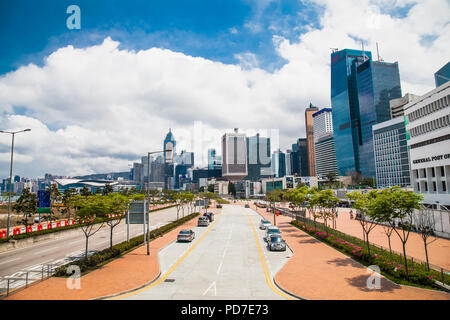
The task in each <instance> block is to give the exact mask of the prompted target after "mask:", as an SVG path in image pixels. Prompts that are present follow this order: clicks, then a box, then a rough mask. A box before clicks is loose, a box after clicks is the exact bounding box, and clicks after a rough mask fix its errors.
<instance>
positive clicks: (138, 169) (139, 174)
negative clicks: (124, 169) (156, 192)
mask: <svg viewBox="0 0 450 320" xmlns="http://www.w3.org/2000/svg"><path fill="white" fill-rule="evenodd" d="M133 181H135V182H136V183H141V182H142V181H144V166H143V165H142V163H138V162H135V163H133Z"/></svg>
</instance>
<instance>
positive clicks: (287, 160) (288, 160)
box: [285, 150, 293, 176]
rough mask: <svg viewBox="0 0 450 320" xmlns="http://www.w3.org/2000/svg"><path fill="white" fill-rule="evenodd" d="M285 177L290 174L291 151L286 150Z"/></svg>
mask: <svg viewBox="0 0 450 320" xmlns="http://www.w3.org/2000/svg"><path fill="white" fill-rule="evenodd" d="M285 166H286V175H287V176H291V175H293V173H292V150H286V164H285Z"/></svg>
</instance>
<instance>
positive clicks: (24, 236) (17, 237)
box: [0, 204, 176, 243]
mask: <svg viewBox="0 0 450 320" xmlns="http://www.w3.org/2000/svg"><path fill="white" fill-rule="evenodd" d="M175 206H176V205H175V204H174V205H171V206H167V207H163V208H157V209H152V210H150V211H149V212H155V211H159V210H164V209H169V208H173V207H175ZM122 218H123V217H122ZM116 219H120V217H115V218H111V220H116ZM109 220H110V219H105V218H96V219H95V224H97V223H102V222H106V221H109ZM85 225H86V224H85V223H80V224H78V223H77V224H73V225H70V226H64V227H59V228H52V229H45V230H40V231H34V232H29V233H22V234H18V235H15V236H9V237H8V238H0V243H5V242H8V241H9V240H20V239H27V238H31V237H35V236H41V235H43V234H49V233H54V232H60V231H66V230H70V229H75V228H80V227H82V226H85Z"/></svg>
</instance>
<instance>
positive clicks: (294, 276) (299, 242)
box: [251, 204, 450, 300]
mask: <svg viewBox="0 0 450 320" xmlns="http://www.w3.org/2000/svg"><path fill="white" fill-rule="evenodd" d="M251 208H253V209H254V210H257V211H258V212H259V213H260V214H262V215H263V216H264V217H265V218H266V219H268V220H269V221H271V222H272V223H273V214H270V213H266V211H265V209H263V208H257V207H256V206H254V205H253V204H252V205H251ZM291 220H292V219H291V218H289V217H286V216H282V215H280V216H278V217H276V222H277V226H278V227H279V229H280V231H281V232H282V235H283V238H284V239H285V240H286V242H287V243H288V245H289V247H290V248H291V249H292V251H293V252H294V253H293V255H292V257H291V258H290V259H289V261H288V262H287V263H286V264H285V265H284V267H283V268H282V269H281V270H280V271H279V272H278V273H277V274H276V276H275V280H276V282H277V283H278V284H279V285H280V286H281V287H282V288H283V289H285V290H287V291H288V292H290V293H292V294H295V295H297V296H299V297H302V298H305V299H321V300H438V299H439V300H450V294H448V293H445V292H440V291H434V290H427V289H420V288H415V287H409V286H403V285H397V284H395V283H393V282H391V281H390V280H388V279H386V278H385V277H381V289H380V290H370V289H368V288H367V286H366V281H367V278H368V277H369V276H370V275H371V274H369V272H367V268H366V267H365V266H363V265H361V264H359V263H358V262H356V261H355V260H353V259H351V258H349V257H347V256H346V255H344V254H342V253H340V252H339V251H337V250H335V249H333V248H331V247H329V246H328V245H326V244H324V243H322V242H320V241H319V240H317V239H315V238H313V237H311V236H310V235H308V234H307V233H305V232H303V231H301V230H299V229H297V228H295V227H294V226H292V225H290V224H289V223H290V221H291Z"/></svg>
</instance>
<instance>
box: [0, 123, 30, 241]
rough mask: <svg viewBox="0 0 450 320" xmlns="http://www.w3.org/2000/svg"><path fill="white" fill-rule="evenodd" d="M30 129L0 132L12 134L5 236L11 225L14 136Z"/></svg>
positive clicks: (7, 235)
mask: <svg viewBox="0 0 450 320" xmlns="http://www.w3.org/2000/svg"><path fill="white" fill-rule="evenodd" d="M27 131H31V129H25V130H20V131H3V130H0V133H9V134H10V135H11V136H12V142H11V164H10V166H9V203H8V226H7V227H6V238H8V237H9V228H10V226H11V189H12V168H13V154H14V136H15V134H16V133H21V132H27Z"/></svg>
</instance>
